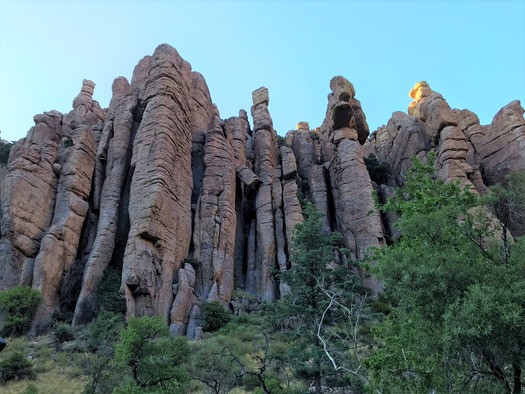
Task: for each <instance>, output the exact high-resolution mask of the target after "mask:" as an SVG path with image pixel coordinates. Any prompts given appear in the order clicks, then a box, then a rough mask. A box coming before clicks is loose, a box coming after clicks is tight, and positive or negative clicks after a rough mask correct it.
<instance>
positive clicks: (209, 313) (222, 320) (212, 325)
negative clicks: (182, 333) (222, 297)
mask: <svg viewBox="0 0 525 394" xmlns="http://www.w3.org/2000/svg"><path fill="white" fill-rule="evenodd" d="M202 315H203V322H202V329H203V331H208V332H213V331H217V330H218V329H219V328H221V327H223V326H224V325H226V323H228V322H229V321H230V314H229V313H228V312H227V311H226V309H224V306H223V305H222V303H221V302H220V301H208V302H206V303H205V304H204V307H203V310H202Z"/></svg>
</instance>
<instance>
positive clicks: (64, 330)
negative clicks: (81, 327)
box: [53, 323, 75, 343]
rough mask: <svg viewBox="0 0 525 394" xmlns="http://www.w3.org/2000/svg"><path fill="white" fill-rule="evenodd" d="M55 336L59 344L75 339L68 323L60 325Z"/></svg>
mask: <svg viewBox="0 0 525 394" xmlns="http://www.w3.org/2000/svg"><path fill="white" fill-rule="evenodd" d="M53 336H54V337H55V339H56V340H57V341H58V342H59V343H62V342H67V341H72V340H73V339H75V334H74V332H73V328H72V327H71V326H70V325H69V324H66V323H58V324H57V325H56V326H55V329H54V330H53Z"/></svg>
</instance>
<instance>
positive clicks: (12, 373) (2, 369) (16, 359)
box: [0, 352, 35, 382]
mask: <svg viewBox="0 0 525 394" xmlns="http://www.w3.org/2000/svg"><path fill="white" fill-rule="evenodd" d="M34 377H35V372H34V371H33V364H31V361H29V360H27V359H26V358H25V357H24V355H23V354H22V353H20V352H12V353H9V354H8V355H7V356H6V357H5V358H4V359H3V360H0V381H1V382H9V381H10V380H20V379H33V378H34Z"/></svg>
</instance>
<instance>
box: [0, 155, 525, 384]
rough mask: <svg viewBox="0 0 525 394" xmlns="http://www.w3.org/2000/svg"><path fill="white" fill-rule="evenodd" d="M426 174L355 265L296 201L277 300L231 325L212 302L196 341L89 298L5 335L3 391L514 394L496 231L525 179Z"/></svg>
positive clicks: (515, 329) (512, 328)
mask: <svg viewBox="0 0 525 394" xmlns="http://www.w3.org/2000/svg"><path fill="white" fill-rule="evenodd" d="M432 174H433V169H432V165H423V164H421V163H416V164H415V165H414V166H413V168H412V170H411V171H410V172H409V173H408V175H407V178H406V182H405V187H404V188H402V189H399V190H398V193H397V194H396V196H395V197H394V198H392V199H391V200H390V201H389V202H388V203H387V204H386V205H385V206H384V207H382V209H384V210H385V211H389V212H395V213H396V214H397V215H399V217H400V220H399V221H398V223H397V226H398V229H399V231H400V233H401V235H402V237H401V238H400V239H399V240H398V241H396V242H395V243H394V244H393V245H391V246H389V247H385V248H382V249H381V250H377V251H375V253H372V254H371V256H370V257H369V259H368V260H367V261H366V262H355V261H351V260H350V259H349V258H348V256H347V251H346V250H345V249H344V248H343V247H342V246H341V238H340V235H338V234H337V233H334V234H332V235H322V234H321V227H320V221H319V214H318V213H317V212H316V211H315V210H314V209H313V208H312V207H311V206H307V207H306V210H305V216H306V219H305V222H304V223H303V224H302V225H299V226H297V229H296V232H295V237H294V243H293V248H292V251H293V254H292V256H291V261H292V268H291V269H290V270H289V271H288V272H286V273H284V274H282V276H281V277H280V279H281V280H282V281H283V282H284V283H286V284H287V285H289V286H290V292H289V293H288V294H286V295H284V297H283V298H282V299H281V300H280V301H279V302H278V303H275V304H268V305H266V304H263V305H262V306H261V308H260V311H259V312H251V313H248V312H246V311H244V312H243V311H242V310H240V312H239V313H240V314H239V315H235V316H229V315H227V314H226V312H225V309H223V305H221V304H220V303H208V304H206V305H205V306H204V310H205V316H204V319H205V321H204V325H205V326H206V328H207V329H206V330H205V333H204V337H203V339H202V340H200V341H194V342H187V341H186V340H185V339H184V338H173V337H171V336H170V334H169V332H168V329H167V324H166V322H164V321H162V320H160V319H154V318H148V317H142V318H136V319H130V320H129V322H128V323H127V325H126V323H125V322H124V319H123V315H122V305H120V304H118V303H117V304H116V306H115V307H113V302H108V301H107V300H103V299H101V300H99V301H98V302H99V305H100V311H99V314H98V317H97V319H96V320H95V321H94V322H93V323H91V324H90V325H88V326H86V327H83V328H80V329H71V328H70V327H69V326H68V325H65V324H63V323H62V324H60V323H59V324H57V325H56V326H55V328H54V331H53V333H52V334H50V335H48V336H45V337H41V338H39V339H38V340H33V341H30V340H29V339H27V338H15V339H9V345H8V347H7V348H6V349H5V350H4V351H3V352H2V353H1V354H0V375H1V376H2V379H3V380H4V383H3V384H4V386H3V387H2V390H3V392H7V393H14V392H17V393H19V392H26V393H47V392H72V393H73V392H75V393H76V392H81V391H82V390H83V392H84V393H91V394H94V393H173V392H177V393H204V392H210V393H257V394H259V393H272V394H284V393H305V392H316V393H321V392H330V391H329V390H334V389H335V388H344V390H346V391H345V392H347V393H354V394H358V393H369V392H370V393H371V392H374V393H428V392H437V393H441V392H447V393H481V394H483V393H500V392H501V393H509V394H518V393H522V392H523V391H524V382H523V380H524V377H523V372H522V370H523V367H524V366H525V351H524V349H525V303H524V301H523V300H525V241H524V239H523V238H521V239H514V238H513V237H512V236H511V235H510V234H509V233H508V230H509V228H510V223H511V222H512V221H513V220H514V221H515V219H516V218H517V219H519V218H520V215H521V212H523V206H524V205H525V192H524V189H525V177H524V176H523V175H513V176H511V177H509V179H508V180H509V182H508V186H507V187H500V186H498V187H496V188H493V190H492V192H491V193H490V194H489V195H488V196H483V197H480V196H478V195H476V194H473V193H471V192H470V191H468V190H462V189H461V188H460V187H459V186H458V185H456V184H454V183H449V184H445V183H443V182H441V181H439V180H436V179H434V178H433V176H432ZM494 215H496V216H497V217H498V218H499V219H500V220H499V221H496V220H495V218H494ZM367 266H372V267H374V268H373V270H374V273H375V275H377V276H378V277H379V278H380V279H382V280H383V281H384V286H385V292H384V294H382V295H381V296H379V297H378V298H377V299H374V300H371V299H370V298H369V297H368V294H367V290H366V288H365V287H364V286H363V285H362V283H363V272H364V271H365V270H364V268H365V267H367ZM276 274H278V273H276ZM22 291H25V292H27V290H24V289H22V290H21V289H17V290H15V293H16V292H22ZM6 294H9V293H8V292H2V293H0V295H1V296H2V297H4V298H5V297H6ZM24 294H25V293H24ZM22 298H24V299H22V300H21V299H18V301H16V302H15V303H18V304H19V305H28V304H27V302H28V301H31V300H32V301H31V302H30V303H29V304H30V305H33V302H36V301H35V299H33V298H32V296H30V295H29V293H27V297H26V296H24V297H22ZM26 298H27V299H26ZM14 299H17V298H16V297H15V298H14ZM110 301H111V300H110ZM11 304H12V302H7V303H5V302H4V303H1V304H0V309H1V308H2V306H3V309H4V314H6V315H8V316H9V314H16V313H18V309H17V308H11V306H9V305H11ZM18 304H17V305H18ZM108 305H109V306H108ZM20 311H22V309H20ZM22 315H24V316H26V312H23V313H22ZM27 316H30V314H29V315H27ZM26 323H27V322H26ZM26 323H24V325H23V326H24V327H26ZM21 332H23V330H22V331H16V332H15V331H11V333H17V334H19V333H21ZM50 377H54V380H56V381H58V382H59V383H58V384H59V386H56V384H55V383H56V382H52V379H51V378H50ZM32 379H34V380H32ZM7 380H10V382H7V383H5V381H7ZM332 392H333V391H332Z"/></svg>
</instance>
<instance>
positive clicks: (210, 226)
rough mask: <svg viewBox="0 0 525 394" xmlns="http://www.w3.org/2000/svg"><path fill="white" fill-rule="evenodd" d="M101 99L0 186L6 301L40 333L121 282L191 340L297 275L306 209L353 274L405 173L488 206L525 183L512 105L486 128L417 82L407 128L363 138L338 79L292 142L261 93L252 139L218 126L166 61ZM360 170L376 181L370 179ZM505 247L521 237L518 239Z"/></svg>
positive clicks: (393, 122) (194, 82)
mask: <svg viewBox="0 0 525 394" xmlns="http://www.w3.org/2000/svg"><path fill="white" fill-rule="evenodd" d="M93 90H94V83H93V82H91V81H84V82H83V84H82V89H81V92H80V94H79V95H78V96H77V97H76V98H75V99H74V101H73V110H72V111H71V112H70V113H68V114H61V113H59V112H56V111H51V112H46V113H44V114H42V115H36V116H35V118H34V121H35V126H34V127H32V128H31V130H29V132H28V135H27V137H26V138H24V139H21V140H20V141H18V142H17V143H16V144H15V145H14V147H13V148H12V151H11V155H10V158H9V161H8V167H7V174H6V175H5V177H4V179H3V181H2V186H1V192H0V201H1V213H2V220H1V239H0V290H1V289H7V288H11V287H13V286H16V285H17V284H24V285H28V286H32V287H33V288H35V289H38V290H40V291H41V292H42V293H43V294H44V298H45V300H46V301H45V303H44V304H43V305H42V306H41V307H40V309H39V310H38V312H37V315H36V317H35V320H34V321H33V325H32V331H33V332H34V333H38V332H41V331H43V330H45V329H46V328H47V327H49V325H50V324H52V321H53V314H54V313H56V312H57V311H62V312H70V313H72V315H73V318H72V323H73V324H75V325H77V324H85V323H87V322H89V321H90V320H91V319H92V318H93V317H94V314H95V311H96V308H97V305H96V294H97V289H98V287H99V285H100V283H101V281H102V279H103V277H104V275H105V272H107V269H108V268H112V269H114V270H117V271H118V272H121V273H122V274H121V285H120V289H121V290H120V293H121V295H122V297H124V298H125V300H126V306H127V315H128V316H142V315H148V316H153V315H161V316H164V317H166V318H167V319H168V320H169V323H170V330H171V332H172V333H173V334H174V335H186V336H187V337H189V338H194V337H195V336H196V335H197V336H198V335H199V330H200V329H199V327H200V325H201V319H202V304H203V303H204V302H206V301H209V300H217V301H220V302H222V303H223V304H224V305H225V306H227V305H230V307H231V308H233V309H235V303H234V302H232V297H233V295H234V292H235V291H240V292H246V293H250V294H251V295H253V296H255V297H256V298H257V299H259V300H261V301H272V300H275V299H278V298H279V297H281V296H282V295H284V294H286V293H287V292H289V291H290V289H289V287H288V286H287V285H286V283H282V282H279V281H278V279H277V277H276V275H275V272H276V270H280V271H285V270H287V269H289V268H290V267H291V261H290V253H291V246H292V236H293V228H294V226H295V225H296V224H298V223H300V222H302V220H303V214H302V208H301V203H300V201H306V200H309V201H311V202H312V203H313V204H314V205H315V206H316V207H317V209H319V211H320V212H321V214H322V219H323V231H324V232H326V233H329V232H331V231H339V232H341V234H342V235H343V237H344V243H345V246H346V247H347V248H348V249H349V251H350V256H351V258H353V259H361V258H363V257H364V256H365V253H366V251H367V249H368V248H369V247H381V246H382V245H384V244H385V243H386V242H387V241H388V239H389V238H390V237H392V236H394V235H395V234H394V232H395V230H394V228H393V221H394V220H395V218H394V217H392V216H386V217H382V216H381V215H380V214H379V212H378V211H377V210H376V208H375V205H374V200H373V197H372V192H373V190H376V192H377V193H378V195H379V197H380V200H385V199H386V198H387V197H388V196H389V195H391V194H392V193H393V191H394V189H395V188H396V187H399V186H401V185H402V184H403V178H404V175H405V174H406V171H407V170H408V169H409V168H410V166H411V163H412V159H413V158H414V157H418V158H420V159H423V160H424V159H425V158H426V156H427V154H428V152H431V151H433V152H435V153H436V156H437V160H436V166H437V167H436V174H437V176H439V177H440V178H442V179H444V180H446V181H459V182H460V183H461V184H462V185H463V186H464V187H469V188H471V189H472V190H475V191H477V192H478V193H481V194H483V193H485V192H486V190H487V187H488V186H490V185H493V184H496V183H502V182H504V177H505V175H507V174H508V173H510V172H514V171H523V170H525V149H524V148H525V120H524V118H523V113H524V110H523V108H522V107H521V105H520V103H519V101H513V102H511V103H510V104H508V105H507V106H505V107H504V108H502V109H501V110H500V111H499V112H498V113H497V114H496V116H495V117H494V120H493V122H492V123H491V125H487V126H483V125H480V122H479V119H478V118H477V116H476V115H475V114H474V113H472V112H470V111H468V110H457V109H451V108H450V107H449V105H448V104H447V102H446V101H445V99H444V98H443V97H442V96H441V95H440V94H439V93H437V92H434V91H433V90H432V89H431V88H430V86H429V85H428V83H426V82H419V83H418V84H416V86H415V87H414V89H412V91H411V92H410V96H411V97H412V98H413V99H414V102H413V103H412V104H411V105H410V107H409V109H408V111H407V113H404V112H395V113H393V115H392V118H391V119H390V120H389V121H388V123H387V124H386V125H385V126H382V127H380V128H379V129H378V130H376V131H374V132H373V133H372V134H370V135H369V128H368V125H367V123H366V116H365V113H364V111H363V109H362V107H361V104H360V102H359V101H358V100H357V99H356V91H355V89H354V87H353V86H352V84H351V83H350V82H349V81H348V80H346V79H345V78H343V77H339V76H338V77H334V78H333V79H332V80H331V81H330V90H331V93H330V94H329V96H328V106H327V111H326V117H325V120H324V121H323V123H322V125H321V126H320V127H319V128H317V129H315V130H310V126H309V125H308V123H306V122H299V123H298V124H297V128H296V130H292V131H290V132H288V133H287V134H286V137H285V138H281V137H278V135H277V133H276V131H275V130H274V128H273V123H272V118H271V115H270V112H269V103H270V97H269V92H268V90H267V89H266V88H260V89H257V90H255V91H254V92H253V97H252V99H253V106H252V108H251V115H252V119H253V123H252V125H250V123H249V120H248V116H247V113H246V111H244V110H240V112H239V115H238V116H234V117H231V118H229V119H226V120H223V119H221V118H220V114H219V111H218V109H217V107H216V106H215V105H214V104H213V102H212V99H211V96H210V92H209V91H208V88H207V85H206V82H205V80H204V78H203V77H202V75H200V74H199V73H197V72H194V71H192V70H191V66H190V65H189V63H187V62H186V61H185V60H183V59H182V58H181V57H180V55H179V54H178V53H177V51H176V50H175V49H174V48H172V47H170V46H169V45H166V44H163V45H161V46H159V47H158V48H157V49H156V50H155V52H154V54H153V55H152V56H146V57H145V58H143V59H142V60H141V61H140V62H139V63H138V65H137V66H136V68H135V70H134V73H133V77H132V80H131V82H128V81H127V80H126V79H125V78H123V77H119V78H117V79H116V80H115V82H114V84H113V87H112V90H113V97H112V99H111V102H110V105H109V108H107V109H102V108H100V106H99V104H98V103H97V102H96V101H94V100H93V99H92V95H93ZM367 160H368V161H369V160H375V162H376V163H377V164H379V165H380V166H382V167H383V169H387V171H386V173H384V174H383V176H381V177H378V176H377V174H376V173H375V172H374V171H373V168H371V166H370V165H368V166H367ZM511 229H513V231H514V235H521V234H523V232H524V226H523V225H522V224H520V223H517V224H516V225H515V226H513V227H512V228H511ZM368 285H369V287H370V288H371V290H372V292H376V291H378V290H380V288H381V284H380V283H376V282H375V281H374V280H370V281H369V283H368Z"/></svg>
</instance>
